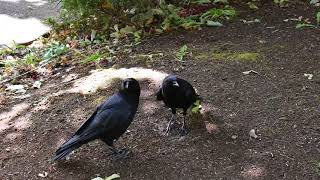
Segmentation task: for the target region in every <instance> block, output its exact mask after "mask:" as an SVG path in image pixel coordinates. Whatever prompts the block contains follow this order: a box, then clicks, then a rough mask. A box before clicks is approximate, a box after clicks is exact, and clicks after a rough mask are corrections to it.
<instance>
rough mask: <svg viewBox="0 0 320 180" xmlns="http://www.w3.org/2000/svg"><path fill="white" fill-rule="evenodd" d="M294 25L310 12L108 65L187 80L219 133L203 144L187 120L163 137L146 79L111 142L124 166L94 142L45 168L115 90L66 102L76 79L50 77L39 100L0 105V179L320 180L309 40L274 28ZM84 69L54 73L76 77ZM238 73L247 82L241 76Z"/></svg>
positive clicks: (162, 45)
mask: <svg viewBox="0 0 320 180" xmlns="http://www.w3.org/2000/svg"><path fill="white" fill-rule="evenodd" d="M300 15H303V16H304V17H309V18H314V11H313V10H310V9H308V8H305V7H304V6H301V7H300V6H299V7H290V8H288V9H286V10H283V9H281V10H279V9H278V8H276V7H268V8H266V9H265V10H259V11H258V12H256V13H245V15H242V17H240V18H245V19H254V18H259V19H261V23H256V24H250V25H246V24H243V23H242V22H239V21H236V22H232V23H230V24H227V25H226V26H224V27H221V28H205V29H203V30H202V31H195V32H184V31H183V32H173V33H169V34H167V35H162V36H160V37H155V38H152V39H148V40H144V42H143V43H142V44H141V45H140V46H139V47H137V48H135V49H134V53H135V54H146V53H155V52H163V53H164V56H162V57H154V58H152V59H139V61H137V60H136V61H133V60H131V59H128V58H123V61H121V62H118V64H119V65H118V66H119V67H127V68H130V67H142V68H146V69H153V70H157V71H160V72H164V73H174V74H178V75H179V76H181V77H183V78H185V79H187V80H189V81H190V82H191V83H192V84H193V85H194V86H195V87H196V88H197V90H198V91H199V93H200V94H201V96H202V97H203V98H204V99H205V100H204V102H203V103H204V104H207V105H208V106H210V107H211V108H212V116H210V117H206V118H207V119H206V120H208V121H214V120H215V119H219V120H222V121H223V122H224V124H222V125H220V126H219V132H217V133H214V134H209V133H208V132H207V130H206V128H205V126H204V122H203V120H204V119H197V118H193V119H192V117H189V121H188V125H189V130H190V132H189V134H188V135H187V136H186V137H184V138H181V137H180V136H179V135H178V134H177V130H178V129H175V130H174V131H173V132H172V133H171V134H170V135H169V136H166V135H164V134H163V130H164V128H165V126H166V123H167V121H168V119H169V118H170V117H171V113H170V112H169V111H168V109H167V108H165V107H164V106H163V103H161V102H156V101H155V97H154V96H153V93H155V91H156V88H157V86H158V85H159V84H157V83H158V82H157V81H154V80H155V79H157V77H154V76H153V77H150V75H151V74H149V73H145V78H142V79H139V81H140V82H141V86H142V90H143V93H142V96H141V101H140V108H139V110H138V112H137V115H136V117H135V120H134V122H133V124H132V125H131V126H130V127H129V131H128V132H127V133H126V134H125V135H124V136H123V137H122V138H120V139H119V140H118V141H117V143H116V145H117V146H118V147H124V146H127V147H128V148H129V149H131V150H132V152H133V153H132V155H131V156H130V157H129V158H127V159H121V160H115V159H114V158H113V157H112V156H109V153H110V152H109V151H108V148H107V147H106V146H105V144H104V143H103V142H100V141H95V142H93V143H90V144H89V145H86V146H83V147H81V148H80V149H78V150H76V152H75V153H74V154H72V155H71V156H70V159H69V160H67V161H64V162H59V163H54V164H52V163H51V162H50V161H49V160H50V158H51V157H52V156H53V154H54V152H55V150H56V149H57V147H58V146H59V145H61V144H62V143H63V141H64V140H66V139H67V138H68V137H70V136H71V135H72V133H73V132H74V131H75V130H76V129H77V128H78V127H79V125H80V124H81V123H82V122H83V121H84V120H85V119H86V118H87V117H89V116H90V114H91V113H92V112H93V110H94V108H95V107H96V105H97V104H98V103H100V102H101V101H102V100H103V99H104V98H106V97H107V96H109V95H111V94H112V93H113V92H115V91H116V90H117V87H118V82H119V81H115V82H113V83H111V84H109V85H108V86H106V88H101V89H99V90H98V91H97V92H93V93H91V94H90V93H89V94H81V93H65V92H64V90H68V89H70V88H72V87H74V83H75V81H76V80H75V81H69V82H65V83H62V82H61V81H62V79H63V78H61V76H56V77H55V78H53V79H52V80H51V81H49V82H46V83H45V85H44V86H43V87H42V88H40V89H39V90H30V94H31V97H27V98H26V99H23V100H21V99H19V98H15V96H13V95H11V96H9V95H8V96H1V102H0V104H1V109H2V110H1V114H0V118H1V119H0V123H1V124H0V133H1V137H2V138H1V144H0V152H1V156H0V168H1V170H0V177H1V179H43V178H41V177H39V176H38V174H39V173H44V172H47V173H48V176H47V177H46V179H91V178H94V177H96V176H98V175H99V176H101V177H104V176H109V175H111V174H113V173H119V174H120V176H121V179H288V180H292V179H319V178H320V164H319V163H320V155H319V154H320V126H319V120H320V97H319V95H320V51H319V49H320V36H319V33H320V31H319V29H307V30H298V29H295V23H296V22H293V21H289V22H288V23H285V22H283V19H287V18H292V17H297V16H300ZM184 44H186V45H187V46H188V47H189V50H190V51H191V52H192V53H190V54H189V55H188V56H187V58H186V61H185V62H184V63H181V62H179V61H177V60H175V59H174V58H173V56H172V53H173V52H175V51H176V50H177V49H178V48H179V47H181V46H182V45H184ZM221 57H222V60H221ZM248 57H249V58H248ZM90 69H91V68H89V67H88V68H82V67H79V68H75V69H73V70H71V71H70V72H62V74H71V73H74V74H78V75H79V77H86V76H89V75H90V73H89V71H90ZM248 70H254V71H256V72H257V73H258V74H255V73H253V74H252V73H251V74H248V75H245V74H243V73H242V72H244V71H248ZM305 73H309V74H313V78H312V79H311V80H309V79H308V78H307V77H305V76H304V74H305ZM57 92H61V93H57ZM55 93H57V94H55ZM178 119H179V120H181V119H182V117H181V115H180V116H179V117H178ZM191 119H192V120H191ZM180 122H181V121H180ZM251 129H255V130H256V131H257V135H258V138H257V139H254V138H250V137H249V131H250V130H251Z"/></svg>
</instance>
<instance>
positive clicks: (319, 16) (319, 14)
mask: <svg viewBox="0 0 320 180" xmlns="http://www.w3.org/2000/svg"><path fill="white" fill-rule="evenodd" d="M316 19H317V26H319V25H320V11H319V12H318V13H317V15H316Z"/></svg>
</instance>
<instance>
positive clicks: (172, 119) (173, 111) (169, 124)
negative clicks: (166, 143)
mask: <svg viewBox="0 0 320 180" xmlns="http://www.w3.org/2000/svg"><path fill="white" fill-rule="evenodd" d="M175 115H176V110H175V109H172V116H171V118H170V120H169V123H168V125H167V129H166V134H169V132H170V131H171V128H172V123H173V122H175V119H174V117H175Z"/></svg>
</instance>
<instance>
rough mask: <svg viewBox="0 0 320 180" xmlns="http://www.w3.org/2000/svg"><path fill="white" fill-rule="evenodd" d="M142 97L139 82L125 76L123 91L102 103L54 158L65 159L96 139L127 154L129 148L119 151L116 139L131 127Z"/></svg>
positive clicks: (112, 148) (116, 152) (113, 150)
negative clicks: (116, 146) (114, 143)
mask: <svg viewBox="0 0 320 180" xmlns="http://www.w3.org/2000/svg"><path fill="white" fill-rule="evenodd" d="M139 97H140V85H139V82H138V81H137V80H135V79H133V78H128V79H125V80H124V81H123V82H122V86H121V89H120V90H119V92H118V93H116V94H114V95H113V96H111V97H109V98H108V99H107V100H106V101H104V102H103V103H102V104H100V105H99V106H98V107H97V109H96V110H95V111H94V113H93V114H92V115H91V117H90V118H89V119H88V120H87V121H86V122H84V123H83V124H82V126H81V127H80V128H79V129H78V130H77V132H76V133H75V134H74V135H73V136H72V137H71V138H70V139H69V140H68V141H66V142H65V143H64V144H63V145H62V146H61V147H60V148H59V149H58V150H57V151H56V153H55V156H54V157H53V161H55V160H59V159H62V158H63V157H65V156H67V155H68V154H69V153H71V152H72V151H73V150H75V149H77V148H79V147H80V146H82V145H83V144H86V143H88V142H90V141H93V140H95V139H101V140H102V141H103V142H105V143H106V144H107V145H108V146H110V148H111V150H112V152H113V153H114V154H115V155H117V156H119V157H123V156H125V155H127V153H128V151H127V150H126V149H122V150H117V149H116V148H115V147H114V146H113V142H114V140H116V139H118V138H119V137H120V136H121V135H122V134H123V133H124V132H125V131H126V130H127V128H128V127H129V125H130V123H131V121H132V120H133V118H134V115H135V113H136V111H137V108H138V104H139Z"/></svg>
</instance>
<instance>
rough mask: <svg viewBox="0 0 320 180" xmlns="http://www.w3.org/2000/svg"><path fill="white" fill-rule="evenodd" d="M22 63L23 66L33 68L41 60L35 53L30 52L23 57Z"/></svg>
mask: <svg viewBox="0 0 320 180" xmlns="http://www.w3.org/2000/svg"><path fill="white" fill-rule="evenodd" d="M23 61H24V63H25V64H27V65H31V66H32V67H35V66H36V65H37V64H38V63H39V62H40V61H41V59H40V58H39V57H38V56H37V55H36V54H35V53H33V52H30V53H28V54H27V55H25V56H24V57H23Z"/></svg>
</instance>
